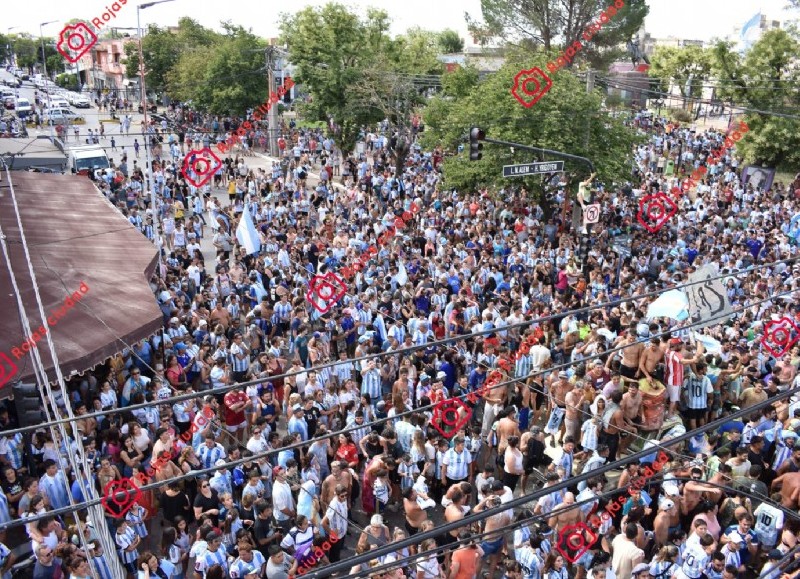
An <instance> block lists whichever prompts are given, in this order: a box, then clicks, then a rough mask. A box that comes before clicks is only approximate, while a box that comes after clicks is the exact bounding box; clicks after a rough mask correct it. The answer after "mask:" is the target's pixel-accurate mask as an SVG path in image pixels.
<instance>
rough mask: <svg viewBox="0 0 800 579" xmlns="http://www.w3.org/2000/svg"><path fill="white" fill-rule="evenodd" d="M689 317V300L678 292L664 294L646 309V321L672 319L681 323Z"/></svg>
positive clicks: (671, 291) (672, 291)
mask: <svg viewBox="0 0 800 579" xmlns="http://www.w3.org/2000/svg"><path fill="white" fill-rule="evenodd" d="M688 317H689V299H688V298H687V297H686V294H684V293H683V292H682V291H680V290H670V291H668V292H664V293H663V294H661V295H660V296H658V299H656V301H654V302H653V303H652V304H650V305H649V306H648V308H647V319H653V318H672V319H673V320H678V321H679V322H680V321H683V320H685V319H687V318H688Z"/></svg>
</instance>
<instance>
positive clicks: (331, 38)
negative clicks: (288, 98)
mask: <svg viewBox="0 0 800 579" xmlns="http://www.w3.org/2000/svg"><path fill="white" fill-rule="evenodd" d="M389 24H390V22H389V18H388V15H387V14H386V13H385V12H383V11H380V10H374V9H368V10H367V12H366V16H365V17H360V16H359V15H358V14H356V13H354V12H351V11H349V10H348V9H347V8H346V7H345V6H342V5H341V4H336V3H328V4H326V5H325V6H323V7H321V8H312V7H309V8H305V9H304V10H301V11H299V12H297V13H295V14H292V15H284V16H283V19H282V21H281V33H282V38H283V40H284V42H285V43H286V46H287V47H288V51H289V61H290V62H291V63H292V64H293V65H294V66H295V80H296V81H297V83H298V84H301V85H302V86H303V88H304V89H305V90H306V91H307V92H308V93H309V95H310V98H309V101H308V102H307V103H304V104H302V105H301V106H300V107H299V108H300V111H301V113H302V114H303V115H304V116H305V117H306V118H307V119H309V120H312V121H324V122H326V123H327V122H328V121H330V120H333V122H334V124H335V127H336V129H335V131H334V139H335V140H336V143H337V144H338V145H339V147H341V149H342V150H343V151H350V150H352V148H353V147H354V146H355V143H356V142H357V140H358V137H359V134H360V131H361V128H362V127H363V126H365V125H369V124H373V123H375V122H378V121H380V120H383V119H385V118H389V119H390V122H392V124H393V128H394V129H396V130H398V131H399V132H400V134H401V136H402V134H403V133H404V132H405V131H406V130H407V124H408V122H409V120H410V114H411V111H412V109H413V107H414V105H415V104H416V103H417V102H418V100H419V94H420V90H421V87H417V84H418V82H417V81H420V80H424V79H419V78H417V77H416V75H419V74H432V73H439V72H441V70H442V65H441V63H439V62H438V61H437V60H436V54H437V51H438V46H437V35H436V34H433V33H431V32H427V31H423V30H420V29H412V30H409V31H408V33H407V34H405V35H402V36H400V37H398V38H396V39H392V38H391V37H390V36H389V33H388V32H389ZM405 143H406V141H405V140H404V139H398V144H399V145H400V147H401V149H402V147H403V146H404V144H405ZM397 153H398V154H400V151H397Z"/></svg>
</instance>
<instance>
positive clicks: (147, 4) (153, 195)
mask: <svg viewBox="0 0 800 579" xmlns="http://www.w3.org/2000/svg"><path fill="white" fill-rule="evenodd" d="M174 1H175V0H157V1H156V2H145V3H144V4H139V5H138V6H137V7H136V35H137V36H138V37H139V89H140V97H141V99H142V112H143V113H144V135H143V138H144V154H145V160H146V161H147V167H148V171H147V186H148V187H150V208H151V209H152V210H153V234H154V236H155V238H156V244H157V245H156V250H157V251H158V276H159V277H162V276H163V271H162V270H163V261H162V259H161V245H160V240H161V237H160V235H159V229H160V225H159V215H158V200H157V195H156V190H155V188H154V187H153V161H152V158H151V157H150V139H149V135H148V132H147V129H148V124H147V89H146V88H145V84H144V56H143V54H142V24H141V11H142V10H144V9H145V8H150V7H151V6H155V5H156V4H165V3H167V2H174Z"/></svg>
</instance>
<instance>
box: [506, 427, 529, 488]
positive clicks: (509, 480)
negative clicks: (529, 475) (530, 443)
mask: <svg viewBox="0 0 800 579" xmlns="http://www.w3.org/2000/svg"><path fill="white" fill-rule="evenodd" d="M507 442H508V446H507V447H506V452H505V457H504V464H503V484H504V485H505V486H507V487H508V488H510V489H511V490H512V491H514V490H515V489H516V488H517V483H518V482H519V477H520V476H522V475H523V474H524V472H525V470H524V468H523V457H522V452H521V451H520V450H519V436H516V435H513V436H509V437H508V441H507Z"/></svg>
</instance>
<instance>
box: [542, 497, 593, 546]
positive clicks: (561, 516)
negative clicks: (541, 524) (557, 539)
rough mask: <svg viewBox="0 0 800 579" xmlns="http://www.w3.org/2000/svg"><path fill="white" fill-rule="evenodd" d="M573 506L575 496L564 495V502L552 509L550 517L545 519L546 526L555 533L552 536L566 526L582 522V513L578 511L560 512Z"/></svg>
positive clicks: (556, 534)
mask: <svg viewBox="0 0 800 579" xmlns="http://www.w3.org/2000/svg"><path fill="white" fill-rule="evenodd" d="M574 504H575V495H573V494H572V493H564V502H563V503H561V504H559V505H558V506H556V508H554V509H553V511H552V514H551V516H550V517H549V518H548V519H547V525H548V526H549V527H550V528H551V529H553V530H554V531H555V535H554V536H558V533H559V532H560V531H561V529H563V528H564V527H566V526H567V525H574V524H576V523H579V522H581V521H583V520H584V516H583V511H581V510H580V509H568V510H567V511H566V512H561V511H563V510H564V509H567V508H568V507H569V506H571V505H574Z"/></svg>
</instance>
